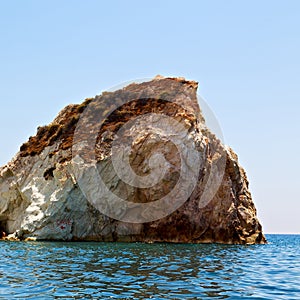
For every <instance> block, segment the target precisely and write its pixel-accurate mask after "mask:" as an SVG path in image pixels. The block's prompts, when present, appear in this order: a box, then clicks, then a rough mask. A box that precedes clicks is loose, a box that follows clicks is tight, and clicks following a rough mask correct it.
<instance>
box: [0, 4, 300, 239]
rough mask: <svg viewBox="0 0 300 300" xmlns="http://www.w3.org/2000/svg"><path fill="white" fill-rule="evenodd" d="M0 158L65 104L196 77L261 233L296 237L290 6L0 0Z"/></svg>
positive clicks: (294, 32)
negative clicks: (243, 179) (153, 80)
mask: <svg viewBox="0 0 300 300" xmlns="http://www.w3.org/2000/svg"><path fill="white" fill-rule="evenodd" d="M0 36H1V47H0V87H1V89H0V101H1V102H0V103H1V118H0V126H1V129H0V164H1V165H3V164H5V163H6V162H8V161H9V160H10V159H11V158H12V156H13V155H14V154H15V153H16V152H17V151H18V149H19V147H20V145H21V144H22V143H23V142H24V141H26V140H27V139H28V137H29V136H30V135H33V134H35V132H36V127H37V126H39V125H45V124H47V123H49V122H51V121H52V120H53V118H54V117H55V115H56V114H57V113H58V112H59V111H60V110H61V109H62V108H63V107H64V106H65V105H67V104H69V103H79V102H81V101H82V100H83V99H84V98H87V97H92V96H94V95H96V94H100V93H101V92H102V91H103V90H107V89H110V88H111V87H114V86H117V85H119V84H122V83H123V82H126V81H130V80H134V79H140V78H149V77H154V76H155V75H157V74H161V75H165V76H183V77H186V78H188V79H193V80H196V81H198V82H199V94H200V95H201V96H202V97H203V98H204V99H205V100H206V102H207V103H208V105H209V106H210V107H211V109H212V110H213V111H214V113H215V115H216V117H217V118H218V120H219V123H220V125H221V128H222V131H223V135H224V138H225V143H226V144H227V145H229V146H231V147H232V148H233V149H234V151H235V152H236V153H237V154H238V155H239V160H240V163H241V164H242V166H243V167H244V168H245V169H246V172H247V175H248V179H249V181H250V190H251V192H252V196H253V199H254V202H255V205H256V208H257V210H258V216H259V219H260V220H261V222H262V225H263V229H264V232H266V233H300V217H299V214H300V201H299V192H298V186H299V184H300V174H299V168H300V158H299V148H300V138H299V130H300V122H299V110H300V1H296V0H295V1H291V0H287V1H275V0H272V1H257V0H255V1H238V0H236V1H230V0H229V1H221V0H220V1H214V0H212V1H158V0H155V1H153V0H152V1H130V0H128V1H96V0H94V1H93V0H87V1H79V0H72V1H71V0H65V1H58V0H51V1H50V0H45V1H38V0H35V1H33V0H26V1H21V0H19V1H16V0H15V1H13V0H12V1H3V0H2V1H1V0H0Z"/></svg>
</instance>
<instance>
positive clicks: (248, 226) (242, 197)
mask: <svg viewBox="0 0 300 300" xmlns="http://www.w3.org/2000/svg"><path fill="white" fill-rule="evenodd" d="M197 86H198V85H197V83H196V82H194V81H187V80H185V79H184V78H162V77H156V78H155V79H153V80H152V81H149V82H143V83H140V84H130V85H128V86H127V87H125V88H122V89H120V90H117V91H114V92H104V93H103V94H102V95H101V96H96V97H95V98H92V99H86V100H85V101H84V102H83V103H82V104H79V105H69V106H67V107H66V108H64V109H63V110H62V111H61V112H60V113H59V115H58V116H57V117H56V119H55V120H54V121H53V122H52V123H51V124H50V125H48V126H43V127H39V128H38V130H37V134H36V136H33V137H30V138H29V140H28V141H27V142H26V143H24V144H23V145H22V146H21V147H20V152H19V153H18V154H17V155H16V156H15V157H14V158H13V159H12V161H11V162H9V163H8V164H7V165H6V166H4V167H2V168H1V169H0V231H1V232H3V236H4V238H6V239H19V240H26V239H27V240H28V239H29V240H32V239H33V240H35V239H36V240H75V241H79V240H84V241H86V240H93V241H128V242H134V241H144V242H191V243H207V242H220V243H239V244H246V243H247V244H254V243H264V242H265V237H264V235H263V233H262V228H261V225H260V223H259V221H258V219H257V217H256V209H255V206H254V203H253V201H252V198H251V194H250V192H249V189H248V180H247V177H246V174H245V171H244V170H243V168H242V167H241V166H240V165H239V163H238V159H237V155H236V154H235V153H234V152H233V151H232V150H231V149H230V148H229V147H226V146H224V145H223V144H222V143H221V142H220V140H219V139H218V138H217V137H216V136H215V135H214V134H213V133H211V131H210V130H209V129H208V128H207V127H206V125H205V120H204V118H203V116H202V113H201V109H200V107H199V105H198V101H197V94H196V92H197Z"/></svg>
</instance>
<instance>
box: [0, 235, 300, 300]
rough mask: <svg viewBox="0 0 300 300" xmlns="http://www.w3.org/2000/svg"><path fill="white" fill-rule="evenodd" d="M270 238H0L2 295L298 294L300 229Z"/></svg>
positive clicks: (234, 296)
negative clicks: (202, 241)
mask: <svg viewBox="0 0 300 300" xmlns="http://www.w3.org/2000/svg"><path fill="white" fill-rule="evenodd" d="M267 239H268V241H269V244H267V245H253V246H237V245H216V244H209V245H185V244H142V243H136V244H122V243H121V244H120V243H62V242H59V243H57V242H32V243H23V242H0V299H272V300H273V299H300V235H267Z"/></svg>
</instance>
